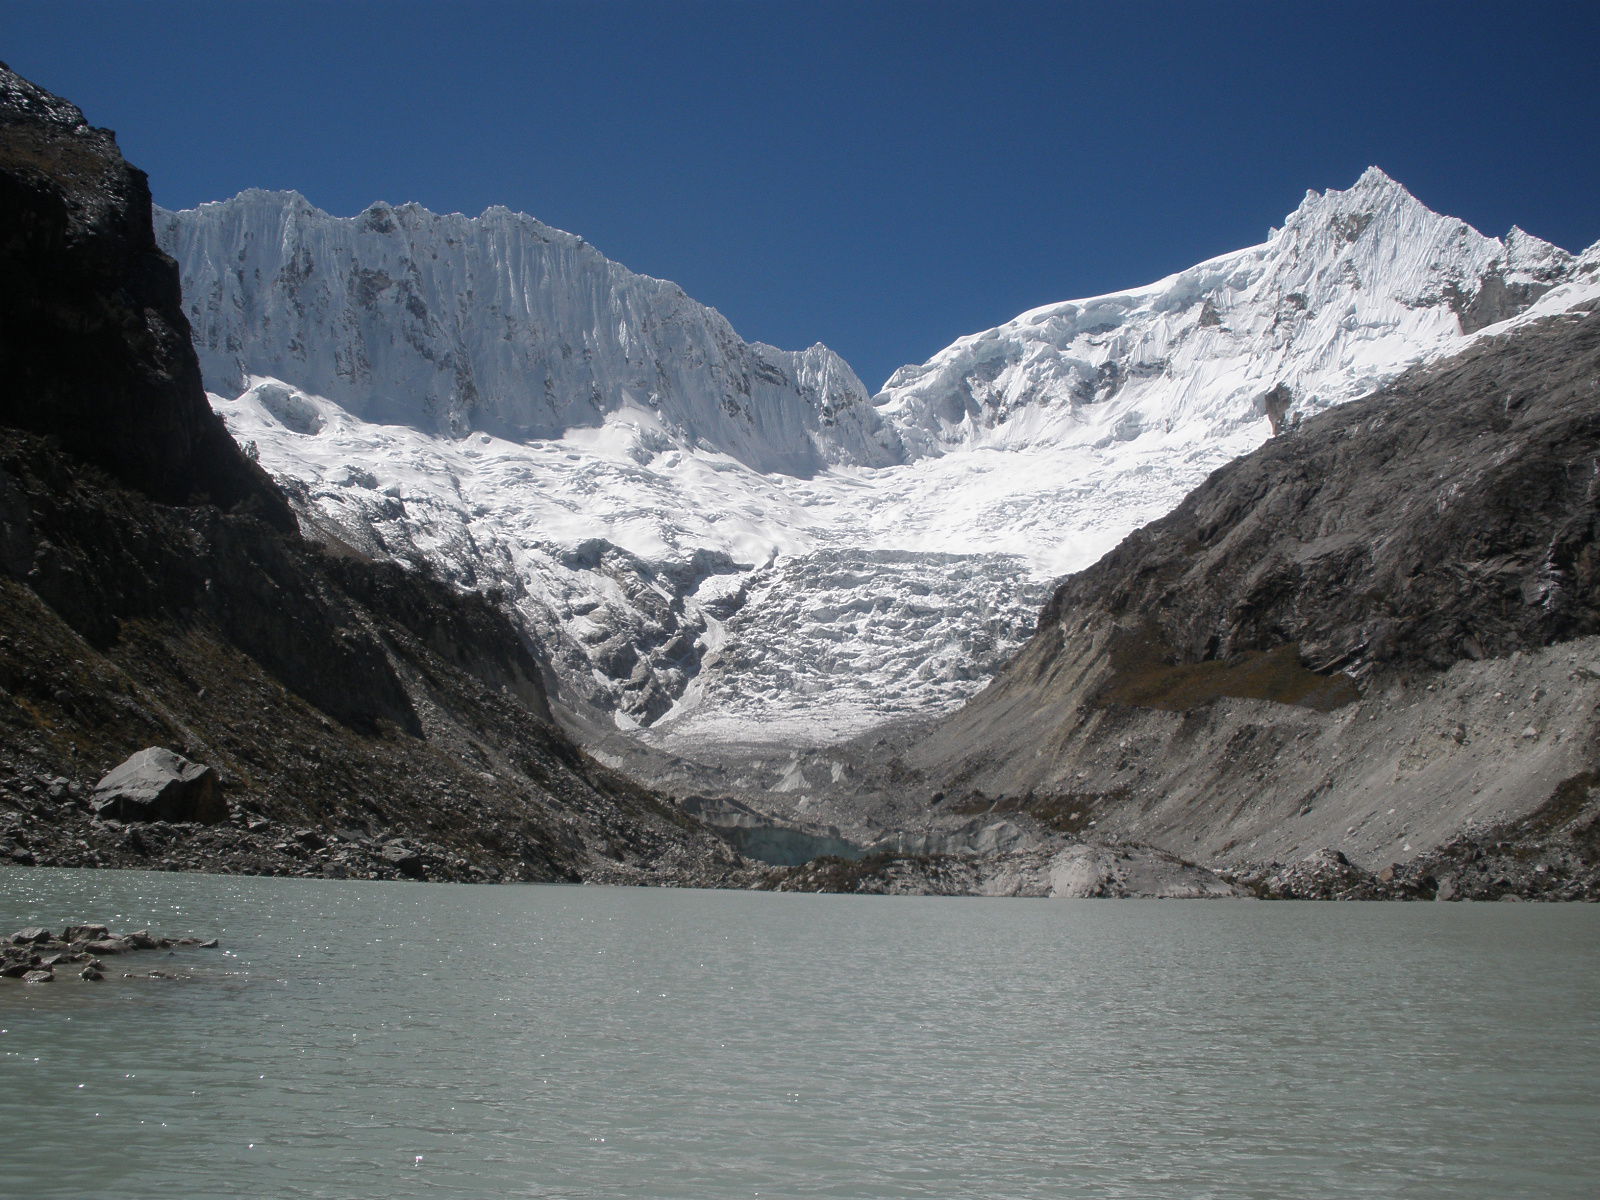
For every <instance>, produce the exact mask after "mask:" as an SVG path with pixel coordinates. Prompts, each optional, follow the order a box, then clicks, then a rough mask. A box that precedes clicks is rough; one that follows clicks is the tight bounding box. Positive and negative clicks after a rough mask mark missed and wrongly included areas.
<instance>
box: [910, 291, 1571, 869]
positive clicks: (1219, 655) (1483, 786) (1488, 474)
mask: <svg viewBox="0 0 1600 1200" xmlns="http://www.w3.org/2000/svg"><path fill="white" fill-rule="evenodd" d="M1597 379H1600V315H1596V313H1594V312H1593V311H1584V312H1577V313H1573V314H1571V315H1567V316H1561V317H1555V318H1551V319H1549V320H1546V321H1543V322H1540V323H1538V324H1535V325H1531V326H1529V327H1527V328H1525V329H1523V330H1520V331H1518V332H1516V333H1514V334H1512V335H1508V336H1505V337H1501V338H1494V339H1489V340H1487V341H1484V342H1482V343H1480V344H1478V345H1476V346H1474V347H1473V348H1471V349H1470V350H1468V351H1466V352H1465V353H1463V354H1461V355H1459V356H1457V357H1455V358H1452V359H1449V360H1446V361H1443V362H1441V363H1438V364H1436V365H1434V366H1431V367H1427V368H1419V369H1417V370H1415V371H1413V372H1410V373H1408V374H1407V375H1405V376H1402V377H1401V378H1400V379H1399V380H1397V381H1396V382H1395V383H1394V384H1393V385H1391V386H1389V387H1386V388H1384V389H1382V390H1381V391H1379V392H1378V393H1376V394H1374V395H1373V396H1371V397H1369V398H1367V399H1365V400H1361V401H1356V402H1353V403H1351V404H1349V405H1347V406H1345V407H1342V408H1339V409H1335V410H1333V411H1331V412H1329V413H1326V414H1323V415H1321V416H1319V417H1316V418H1314V419H1312V420H1309V421H1306V422H1304V423H1303V424H1301V425H1300V426H1299V427H1298V428H1296V429H1294V430H1293V431H1291V432H1287V433H1285V434H1284V435H1282V436H1280V437H1278V438H1276V439H1274V440H1273V441H1271V442H1269V443H1268V444H1267V445H1266V446H1264V447H1263V448H1262V449H1261V450H1259V451H1257V452H1256V453H1254V454H1252V455H1250V456H1248V457H1246V458H1244V459H1241V460H1239V461H1237V462H1235V463H1233V464H1232V465H1230V466H1228V467H1225V468H1223V469H1222V470H1220V471H1218V472H1216V473H1215V474H1214V475H1212V476H1211V477H1210V478H1209V479H1208V480H1207V481H1206V483H1205V484H1203V485H1202V486H1201V487H1200V488H1198V489H1196V490H1195V491H1194V492H1193V493H1192V494H1191V495H1190V496H1189V497H1188V499H1186V500H1185V501H1184V503H1183V504H1182V505H1181V506H1180V507H1179V508H1178V509H1177V510H1176V511H1175V512H1173V513H1172V514H1171V515H1169V516H1168V517H1166V518H1164V519H1162V520H1160V521H1156V522H1154V523H1153V524H1151V525H1149V526H1147V527H1145V528H1144V529H1141V530H1139V531H1138V532H1137V533H1135V534H1133V535H1131V536H1130V537H1129V538H1127V539H1126V540H1125V541H1124V542H1123V543H1122V544H1121V545H1120V546H1119V547H1117V549H1116V550H1115V551H1113V552H1112V553H1111V554H1109V555H1107V556H1106V557H1105V558H1103V559H1102V560H1101V561H1100V562H1099V563H1097V564H1096V565H1095V566H1094V567H1092V568H1090V569H1089V570H1087V571H1084V572H1081V573H1079V574H1078V575H1075V576H1073V577H1071V578H1069V579H1068V580H1067V581H1066V582H1064V583H1063V584H1062V585H1061V587H1060V588H1059V589H1058V590H1057V592H1056V594H1055V596H1054V597H1053V599H1052V601H1051V603H1050V604H1049V606H1048V607H1047V608H1046V610H1045V612H1044V614H1043V615H1042V617H1041V620H1040V627H1039V631H1038V633H1037V634H1036V635H1035V637H1034V638H1033V639H1032V641H1031V642H1030V643H1029V644H1028V645H1027V646H1026V647H1025V649H1024V650H1023V652H1022V653H1021V654H1020V655H1019V656H1018V657H1017V659H1016V660H1014V661H1013V663H1012V664H1011V665H1010V666H1009V668H1008V669H1007V670H1006V671H1005V672H1004V673H1003V675H1002V676H1001V677H1000V678H999V680H997V681H996V683H995V684H993V685H992V686H991V687H990V688H989V689H988V690H987V691H986V692H984V693H982V694H981V695H980V696H979V697H978V698H977V699H976V700H974V701H973V702H972V703H971V704H969V705H968V706H967V707H966V708H965V709H963V710H962V711H961V712H959V713H958V714H956V715H955V716H954V717H953V718H951V719H950V720H948V721H946V722H944V723H943V724H942V725H940V726H939V727H938V728H937V730H936V731H935V732H934V733H933V734H932V735H931V736H927V737H924V738H922V739H921V740H920V741H918V742H917V743H916V744H914V745H913V746H911V748H910V749H909V751H908V753H907V754H906V755H905V760H904V764H903V765H904V767H905V768H906V769H907V770H910V771H911V772H912V773H913V774H916V773H919V772H920V773H922V774H921V777H922V778H924V779H926V780H927V781H928V784H927V785H925V786H930V787H931V786H933V785H940V786H942V787H943V788H944V789H945V790H947V791H950V792H953V793H956V794H964V793H968V792H971V793H976V794H977V795H978V796H982V797H989V798H992V797H996V796H998V797H1002V798H1005V797H1010V798H1012V799H1009V800H1006V801H1005V804H1008V805H1010V806H1012V807H1014V808H1016V809H1018V810H1019V811H1024V812H1029V811H1032V812H1046V813H1057V814H1063V815H1064V814H1067V813H1071V814H1072V816H1073V817H1074V818H1075V819H1078V820H1080V821H1083V822H1087V821H1092V822H1094V823H1095V826H1096V831H1097V833H1098V834H1099V835H1101V836H1109V837H1134V838H1140V839H1144V840H1148V841H1151V842H1153V843H1155V844H1157V845H1161V846H1164V847H1166V848H1168V849H1170V850H1175V851H1177V852H1178V853H1181V854H1183V855H1185V856H1186V857H1191V858H1194V859H1196V860H1198V861H1201V862H1209V863H1213V864H1216V863H1227V862H1240V861H1243V860H1262V859H1269V858H1270V859H1276V860H1279V861H1292V860H1294V859H1296V858H1299V857H1303V856H1304V855H1306V854H1309V853H1311V852H1312V851H1314V850H1316V849H1318V848H1320V847H1329V848H1331V849H1334V850H1337V851H1339V852H1340V853H1343V854H1344V855H1346V856H1347V857H1348V858H1349V859H1350V860H1351V861H1352V862H1353V863H1354V864H1356V865H1357V866H1358V867H1360V868H1362V869H1367V870H1377V869H1378V868H1380V867H1382V866H1383V865H1384V864H1387V863H1389V862H1399V863H1402V864H1404V863H1406V862H1408V861H1410V860H1411V859H1413V858H1416V857H1418V856H1420V855H1422V854H1424V853H1426V852H1429V851H1431V850H1433V849H1434V848H1436V847H1440V846H1443V845H1445V844H1447V843H1448V842H1449V841H1450V840H1451V839H1452V838H1453V837H1456V836H1457V835H1459V834H1461V833H1462V831H1463V830H1464V829H1466V828H1467V827H1468V826H1469V825H1473V824H1475V825H1476V826H1477V827H1480V828H1486V827H1491V826H1500V825H1503V824H1505V823H1506V822H1512V823H1514V822H1516V821H1518V820H1520V819H1522V818H1523V817H1525V816H1527V815H1528V814H1531V813H1534V812H1536V811H1538V810H1540V809H1541V808H1542V807H1543V806H1546V805H1547V804H1548V803H1550V802H1551V799H1552V797H1553V796H1555V795H1556V794H1557V793H1558V791H1559V790H1560V789H1561V788H1562V787H1565V786H1567V784H1568V781H1570V780H1573V779H1583V778H1592V777H1593V772H1594V770H1595V768H1596V766H1597V764H1600V722H1597V719H1596V709H1597V706H1600V671H1597V669H1596V667H1595V663H1596V662H1597V660H1600V636H1597V635H1600V547H1597V540H1600V539H1597V535H1600V392H1597V390H1596V387H1597V385H1596V380H1597ZM1584 794H1585V795H1586V796H1590V797H1593V796H1594V794H1595V793H1594V789H1593V788H1592V787H1591V788H1588V789H1584ZM1586 802H1587V801H1583V800H1582V798H1581V797H1580V800H1579V803H1580V806H1581V804H1582V803H1586Z"/></svg>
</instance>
